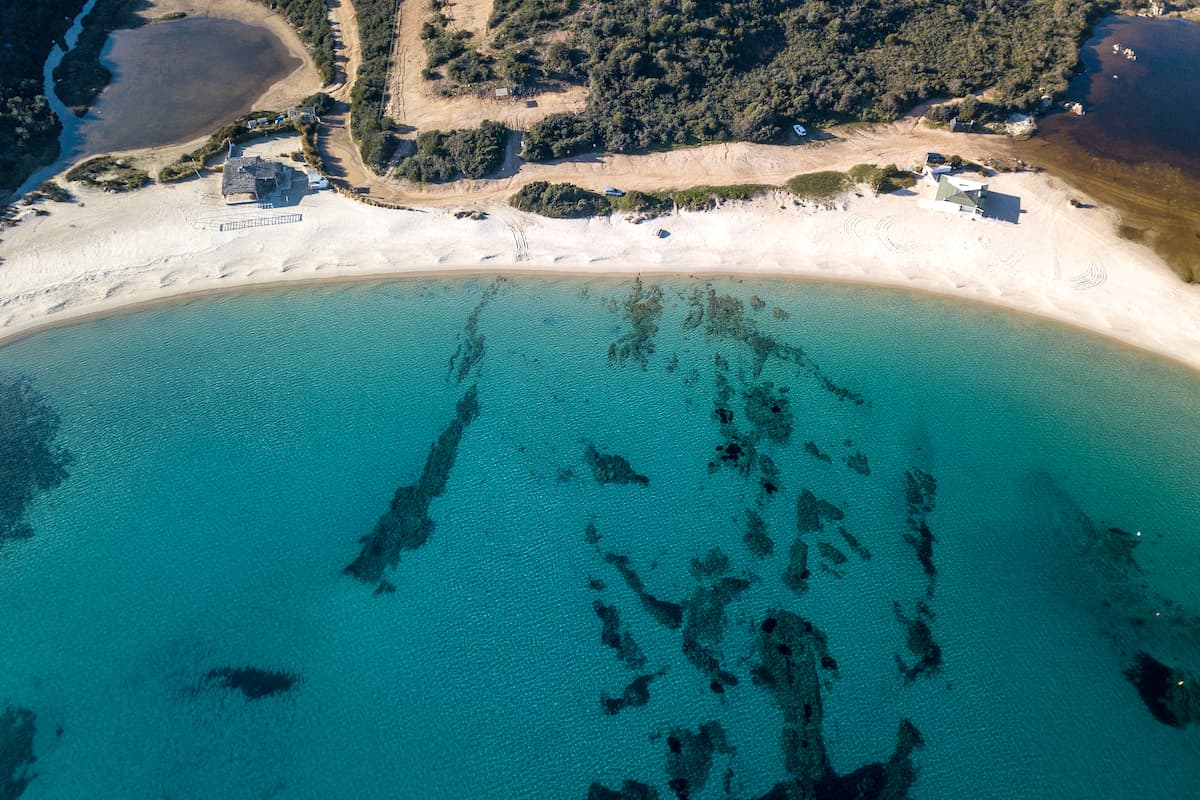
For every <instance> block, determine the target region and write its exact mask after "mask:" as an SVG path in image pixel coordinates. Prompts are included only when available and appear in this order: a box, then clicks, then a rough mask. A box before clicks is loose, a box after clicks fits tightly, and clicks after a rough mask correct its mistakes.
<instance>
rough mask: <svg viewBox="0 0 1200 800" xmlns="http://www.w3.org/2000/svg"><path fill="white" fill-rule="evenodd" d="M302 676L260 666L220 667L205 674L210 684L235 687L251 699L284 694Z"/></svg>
mask: <svg viewBox="0 0 1200 800" xmlns="http://www.w3.org/2000/svg"><path fill="white" fill-rule="evenodd" d="M299 680H300V677H299V676H298V675H296V674H295V673H292V672H280V671H276V670H269V669H259V668H258V667H218V668H216V669H210V670H209V671H208V672H207V673H205V675H204V682H205V684H207V685H209V686H215V687H218V688H222V689H233V690H235V691H238V692H241V693H242V694H243V695H245V696H246V698H247V699H249V700H262V699H263V698H264V697H271V696H273V695H277V694H282V693H283V692H286V691H288V690H290V689H291V688H292V687H293V686H295V685H296V683H297V681H299Z"/></svg>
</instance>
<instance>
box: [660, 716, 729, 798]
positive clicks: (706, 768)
mask: <svg viewBox="0 0 1200 800" xmlns="http://www.w3.org/2000/svg"><path fill="white" fill-rule="evenodd" d="M732 752H733V748H732V747H730V745H729V742H728V741H727V739H726V736H725V729H724V728H722V727H721V723H719V722H717V721H715V720H713V721H711V722H706V723H704V724H703V725H701V726H700V730H699V731H696V732H693V731H690V730H688V729H687V728H673V729H672V730H671V731H670V733H668V734H667V778H668V780H667V785H668V786H670V787H671V791H672V792H674V793H675V797H676V798H678V800H688V798H690V797H691V796H692V794H693V793H698V792H700V791H702V790H703V789H704V786H705V784H706V783H708V776H709V773H710V772H712V765H713V754H714V753H722V754H730V753H732Z"/></svg>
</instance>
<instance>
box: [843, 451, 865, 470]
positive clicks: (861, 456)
mask: <svg viewBox="0 0 1200 800" xmlns="http://www.w3.org/2000/svg"><path fill="white" fill-rule="evenodd" d="M846 466H847V467H849V468H850V469H852V470H854V471H855V472H857V473H858V474H859V475H870V474H871V465H870V462H869V461H867V456H866V454H865V453H864V452H863V451H862V450H855V451H854V452H853V453H852V454H851V455H848V456H846Z"/></svg>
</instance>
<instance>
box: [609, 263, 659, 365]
mask: <svg viewBox="0 0 1200 800" xmlns="http://www.w3.org/2000/svg"><path fill="white" fill-rule="evenodd" d="M662 310H663V299H662V289H660V288H659V287H658V286H650V287H649V288H646V287H643V286H642V279H641V278H637V279H636V280H634V282H633V289H632V290H630V292H629V297H627V298H625V313H624V317H625V319H626V320H627V321H628V322H629V324H630V326H631V327H632V330H631V331H629V332H628V333H625V334H622V335H621V337H620V338H618V339H617V340H616V341H615V342H613V343H612V344H611V345H609V347H608V360H609V362H610V363H619V364H624V363H625V360H626V359H628V358H632V359H633V360H635V361H637V362H638V363H639V364H641V365H642V369H646V366H647V364H648V359H649V357H650V354H651V353H653V352H654V334H656V333H658V318H659V317H660V316H662Z"/></svg>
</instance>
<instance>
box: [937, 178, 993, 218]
mask: <svg viewBox="0 0 1200 800" xmlns="http://www.w3.org/2000/svg"><path fill="white" fill-rule="evenodd" d="M986 191H987V184H986V183H976V182H975V181H968V180H964V179H962V178H959V179H957V180H956V179H954V178H951V177H950V176H948V175H942V176H941V177H940V178H939V179H938V187H937V195H935V196H934V198H933V199H934V200H939V201H945V202H947V203H954V204H955V205H960V206H963V207H964V208H969V209H972V210H974V209H978V210H979V211H983V195H984V193H985V192H986Z"/></svg>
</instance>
